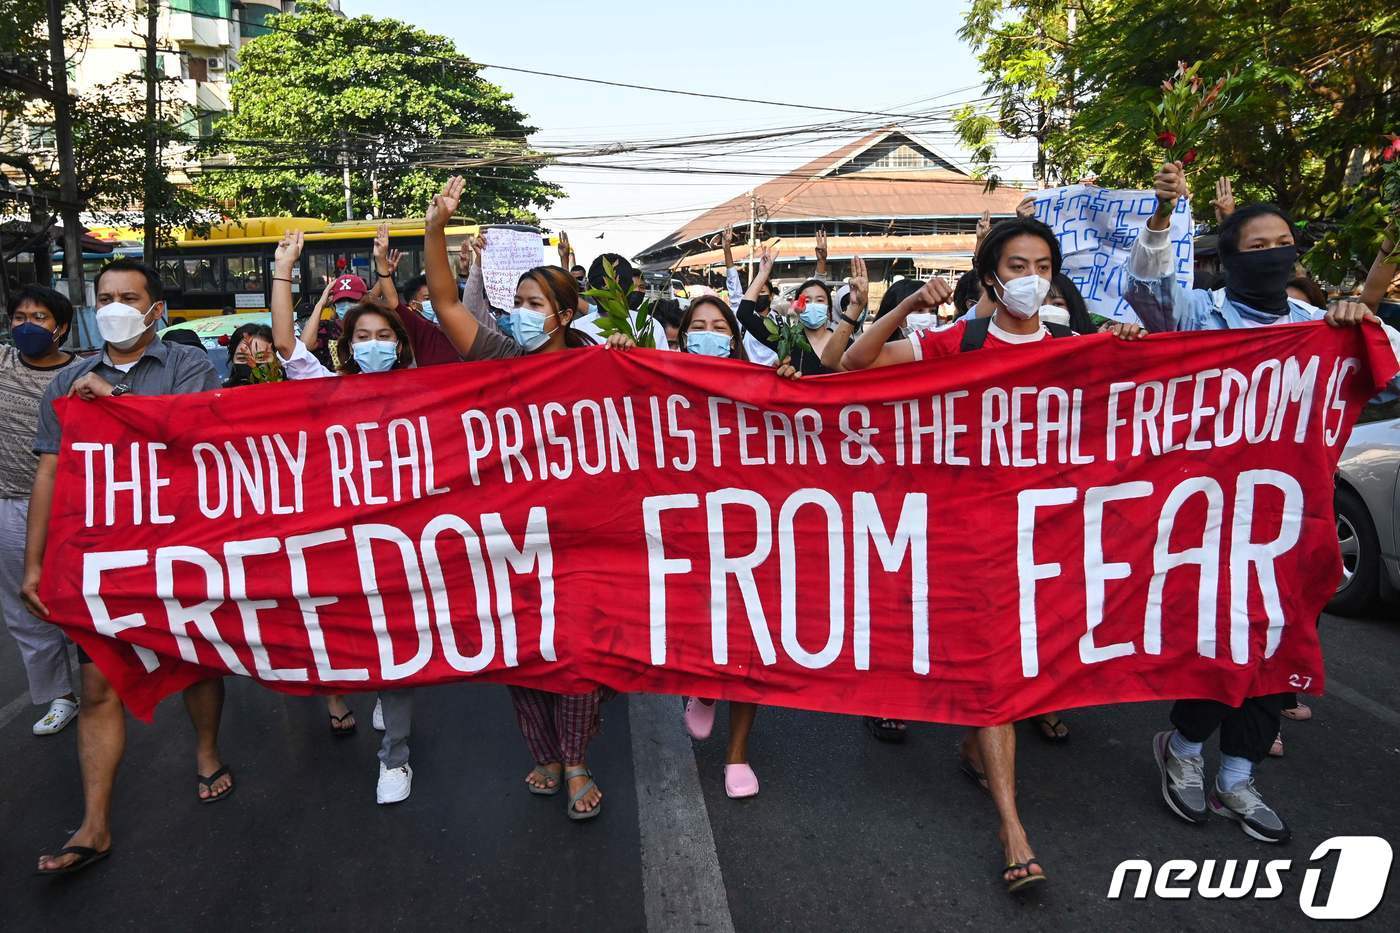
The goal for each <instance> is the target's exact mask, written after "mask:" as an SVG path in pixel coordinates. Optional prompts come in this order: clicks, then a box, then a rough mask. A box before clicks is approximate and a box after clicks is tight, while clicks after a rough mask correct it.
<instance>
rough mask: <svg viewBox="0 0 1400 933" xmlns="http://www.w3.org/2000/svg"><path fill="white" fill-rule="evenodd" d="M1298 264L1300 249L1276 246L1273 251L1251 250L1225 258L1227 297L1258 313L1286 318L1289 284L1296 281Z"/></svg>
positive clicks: (1222, 258) (1222, 257)
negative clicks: (1263, 312)
mask: <svg viewBox="0 0 1400 933" xmlns="http://www.w3.org/2000/svg"><path fill="white" fill-rule="evenodd" d="M1297 261H1298V247H1296V246H1276V247H1274V248H1273V249H1251V250H1245V251H1244V252H1241V253H1235V254H1234V255H1232V256H1225V255H1222V256H1221V257H1220V263H1221V265H1223V266H1224V267H1225V294H1226V296H1228V297H1229V298H1230V300H1231V301H1238V302H1240V303H1241V304H1245V305H1248V306H1249V307H1251V308H1254V309H1255V310H1257V311H1266V312H1268V313H1270V314H1283V313H1284V312H1285V311H1287V310H1288V280H1289V279H1291V278H1293V264H1294V263H1296V262H1297Z"/></svg>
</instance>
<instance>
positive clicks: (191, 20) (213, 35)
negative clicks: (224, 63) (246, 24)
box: [167, 0, 238, 48]
mask: <svg viewBox="0 0 1400 933" xmlns="http://www.w3.org/2000/svg"><path fill="white" fill-rule="evenodd" d="M169 16H170V22H169V27H168V28H169V32H168V33H167V35H168V36H169V38H170V40H171V41H173V42H178V43H185V44H189V45H202V46H206V47H209V48H229V47H231V46H233V45H234V44H235V42H236V40H235V37H236V36H237V35H238V24H237V23H234V22H231V20H232V18H233V6H232V4H231V3H230V0H170V13H169Z"/></svg>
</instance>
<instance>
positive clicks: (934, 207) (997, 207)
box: [639, 129, 1025, 256]
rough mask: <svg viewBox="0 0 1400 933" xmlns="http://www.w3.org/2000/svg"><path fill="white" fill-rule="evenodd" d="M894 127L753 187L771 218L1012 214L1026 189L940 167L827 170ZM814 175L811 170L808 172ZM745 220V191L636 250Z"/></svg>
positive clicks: (665, 245) (664, 245)
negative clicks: (993, 185) (991, 186)
mask: <svg viewBox="0 0 1400 933" xmlns="http://www.w3.org/2000/svg"><path fill="white" fill-rule="evenodd" d="M896 132H899V131H898V130H896V129H886V130H880V131H878V132H875V133H871V134H869V135H867V136H864V137H862V138H861V139H858V140H856V141H855V142H852V143H849V144H848V145H845V146H842V147H841V148H840V149H837V150H835V151H834V152H831V153H828V154H827V155H824V156H822V157H821V158H819V159H814V160H812V161H811V162H808V163H807V164H806V165H803V166H802V167H800V168H797V169H793V171H792V172H791V173H790V175H792V176H797V177H785V178H775V179H773V180H772V181H769V182H765V183H764V184H762V185H760V186H759V187H758V188H757V189H755V191H754V193H755V194H756V195H757V196H758V198H759V200H760V201H761V202H762V203H763V205H764V206H765V207H766V208H767V212H768V219H769V220H788V221H792V220H823V219H838V218H839V219H845V218H851V219H855V218H861V217H959V216H961V217H976V216H978V215H980V214H981V213H982V212H983V211H984V210H989V211H991V212H992V213H993V214H994V215H1010V214H1012V213H1014V212H1015V210H1016V205H1017V203H1018V202H1019V201H1020V200H1021V198H1022V197H1024V196H1025V192H1024V191H1022V190H1020V189H1019V188H1007V187H1001V188H998V189H997V190H995V191H993V192H991V193H990V194H988V193H986V192H984V191H983V183H982V182H981V181H978V180H977V179H974V178H970V177H968V176H966V175H963V174H960V173H958V172H954V171H947V170H943V169H920V170H916V171H889V170H884V171H875V170H870V169H866V170H864V171H859V172H853V173H850V174H845V175H835V174H832V173H833V172H835V171H836V170H837V169H838V168H839V167H840V166H842V165H844V164H845V163H846V162H849V161H850V160H851V159H853V158H855V157H856V156H858V155H859V154H860V153H862V152H864V151H865V150H866V149H868V148H870V147H871V146H873V145H875V144H877V143H879V142H880V141H881V140H883V139H885V138H886V137H888V136H889V135H891V134H892V133H896ZM813 175H815V176H819V177H816V178H811V177H808V176H813ZM748 223H749V196H748V195H747V194H742V195H739V196H737V197H734V198H731V199H730V200H728V201H726V202H724V203H723V204H721V205H719V206H718V207H714V208H711V209H710V210H708V211H706V212H704V213H703V214H700V215H699V216H698V217H696V218H695V219H693V220H691V221H689V222H688V223H686V224H685V225H684V226H682V227H681V228H680V229H678V230H676V231H674V232H672V233H671V234H669V235H668V236H666V237H665V238H663V239H661V240H660V241H658V242H656V243H654V244H652V245H651V246H648V247H647V248H646V249H644V250H642V251H641V252H640V253H639V255H643V256H644V255H646V254H648V253H653V252H658V251H660V250H664V249H667V248H671V247H676V246H679V245H681V244H684V243H688V242H689V241H692V240H695V239H698V238H700V237H704V236H710V235H712V234H714V233H717V232H718V231H720V230H723V229H724V227H725V226H726V225H727V224H733V225H735V226H740V225H747V224H748Z"/></svg>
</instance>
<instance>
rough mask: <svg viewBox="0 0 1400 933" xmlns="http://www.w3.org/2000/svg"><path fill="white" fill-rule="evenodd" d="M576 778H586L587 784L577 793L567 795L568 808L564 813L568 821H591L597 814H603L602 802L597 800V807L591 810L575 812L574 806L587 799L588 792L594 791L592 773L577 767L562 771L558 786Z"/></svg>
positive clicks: (595, 786)
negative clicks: (562, 776) (562, 777)
mask: <svg viewBox="0 0 1400 933" xmlns="http://www.w3.org/2000/svg"><path fill="white" fill-rule="evenodd" d="M576 777H586V778H588V783H587V784H585V785H583V786H582V787H580V788H579V789H578V793H575V794H570V795H569V808H568V810H567V811H566V812H567V813H568V814H569V819H571V820H576V821H577V820H591V819H593V818H594V817H595V816H597V815H598V814H599V813H602V812H603V801H602V800H601V799H599V801H598V804H597V806H595V807H594V808H593V809H592V810H575V809H574V804H576V803H578V802H579V801H580V800H582V799H583V798H584V797H587V796H588V792H589V791H590V790H594V789H596V788H597V786H598V785H597V784H595V783H593V772H592V771H589V770H588V769H587V768H585V767H582V766H579V767H577V768H565V769H564V780H563V781H561V782H560V786H561V787H562V786H563V785H564V784H567V783H568V782H569V781H571V780H572V779H574V778H576Z"/></svg>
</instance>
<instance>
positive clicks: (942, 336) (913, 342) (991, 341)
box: [909, 320, 1050, 360]
mask: <svg viewBox="0 0 1400 933" xmlns="http://www.w3.org/2000/svg"><path fill="white" fill-rule="evenodd" d="M966 330H967V322H966V321H958V322H957V323H956V324H953V325H952V326H950V327H944V328H940V329H939V330H926V331H923V332H922V333H918V334H913V335H911V336H910V337H909V346H910V347H912V348H913V350H914V359H916V360H934V359H937V358H938V357H940V356H952V355H953V354H954V353H960V352H962V339H963V332H964V331H966ZM1049 336H1050V331H1049V330H1047V329H1046V327H1045V325H1044V324H1041V325H1040V330H1038V331H1035V332H1034V333H1031V334H1013V333H1011V332H1010V331H1005V330H1002V329H1001V328H1000V327H997V323H996V321H995V320H992V321H991V322H990V323H989V324H988V325H987V339H986V341H985V342H984V343H983V344H982V349H983V350H1006V349H1009V348H1011V347H1017V346H1021V345H1023V344H1027V343H1039V342H1040V341H1042V340H1044V339H1046V338H1047V337H1049Z"/></svg>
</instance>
